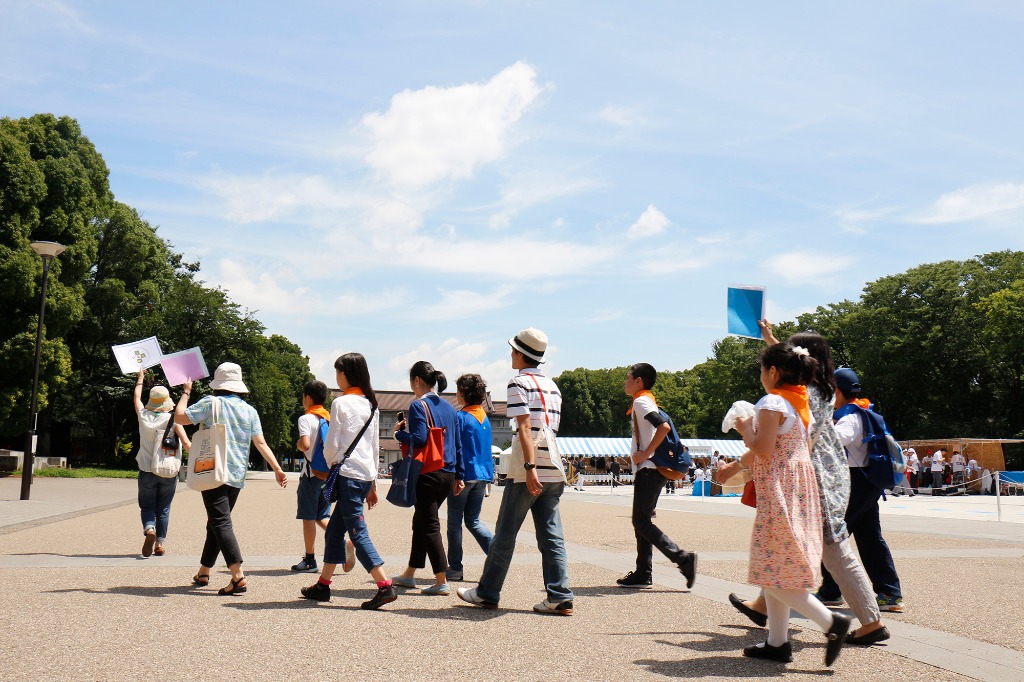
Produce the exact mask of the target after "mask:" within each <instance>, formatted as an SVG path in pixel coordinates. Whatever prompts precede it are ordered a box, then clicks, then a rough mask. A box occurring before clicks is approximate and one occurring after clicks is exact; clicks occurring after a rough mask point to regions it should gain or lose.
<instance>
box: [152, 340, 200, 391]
mask: <svg viewBox="0 0 1024 682" xmlns="http://www.w3.org/2000/svg"><path fill="white" fill-rule="evenodd" d="M160 365H161V366H162V367H163V369H164V376H166V377H167V384H168V385H169V386H180V385H181V384H183V383H185V382H186V381H189V380H192V381H196V380H198V379H203V378H205V377H208V376H210V372H209V370H207V369H206V361H205V360H203V352H202V351H201V350H199V347H198V346H197V347H195V348H189V349H188V350H182V351H178V352H177V353H169V354H167V355H165V356H164V357H163V358H162V359H161V360H160Z"/></svg>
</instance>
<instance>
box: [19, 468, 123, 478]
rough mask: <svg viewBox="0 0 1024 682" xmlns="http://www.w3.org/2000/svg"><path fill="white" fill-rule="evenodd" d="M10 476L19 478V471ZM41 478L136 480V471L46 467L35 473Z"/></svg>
mask: <svg viewBox="0 0 1024 682" xmlns="http://www.w3.org/2000/svg"><path fill="white" fill-rule="evenodd" d="M10 475H11V476H17V477H19V478H20V477H21V469H18V470H16V471H13V472H11V474H10ZM35 476H36V477H42V478H138V477H139V470H138V469H134V470H132V469H101V468H99V467H81V468H79V469H61V468H59V467H48V468H46V469H40V470H39V471H37V472H35Z"/></svg>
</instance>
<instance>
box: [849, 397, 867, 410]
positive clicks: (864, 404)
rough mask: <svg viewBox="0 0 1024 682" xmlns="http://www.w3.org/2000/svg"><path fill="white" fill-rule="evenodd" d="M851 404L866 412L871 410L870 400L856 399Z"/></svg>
mask: <svg viewBox="0 0 1024 682" xmlns="http://www.w3.org/2000/svg"><path fill="white" fill-rule="evenodd" d="M850 402H851V403H853V404H854V405H856V406H857V407H862V408H864V409H865V410H867V409H870V408H871V401H870V400H868V399H867V398H854V399H853V400H851V401H850Z"/></svg>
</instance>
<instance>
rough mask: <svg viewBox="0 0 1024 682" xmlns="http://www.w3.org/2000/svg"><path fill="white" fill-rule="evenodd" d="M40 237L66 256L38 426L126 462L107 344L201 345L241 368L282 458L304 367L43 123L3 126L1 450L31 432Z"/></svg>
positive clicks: (93, 454) (132, 433) (127, 381)
mask: <svg viewBox="0 0 1024 682" xmlns="http://www.w3.org/2000/svg"><path fill="white" fill-rule="evenodd" d="M41 240H45V241H57V242H60V243H61V244H63V245H64V246H65V247H67V250H66V251H65V252H64V253H63V254H61V255H60V256H59V257H58V258H56V259H54V260H53V262H52V266H51V271H50V279H49V290H48V292H47V302H46V342H45V345H44V347H43V356H42V363H41V372H40V401H39V403H40V410H41V412H42V423H43V424H44V425H49V426H50V427H52V431H53V433H54V437H55V439H56V440H57V441H59V443H56V444H55V445H56V446H58V447H60V448H61V449H62V450H63V449H65V448H67V447H69V439H70V436H71V433H72V432H75V433H76V435H77V436H80V437H85V439H86V440H87V441H88V442H89V443H90V446H89V447H88V448H87V449H88V450H89V452H88V454H87V457H89V458H90V459H91V460H92V461H110V460H111V459H117V458H118V457H120V458H121V459H125V457H126V455H127V451H128V450H130V448H125V447H124V445H125V444H126V443H130V442H131V441H132V440H134V439H135V438H136V433H137V428H136V425H135V417H134V414H133V412H132V402H131V391H132V385H133V383H134V377H126V376H123V375H121V374H120V372H119V370H118V367H117V363H116V362H115V360H114V357H113V355H112V353H111V350H110V346H112V345H114V344H118V343H125V342H128V341H132V340H136V339H140V338H145V337H147V336H152V335H156V336H158V337H159V338H160V341H161V344H162V345H163V347H164V349H165V350H167V351H174V350H182V349H185V348H191V347H193V346H199V347H201V348H202V350H203V355H204V357H205V358H206V360H207V363H208V364H209V366H210V368H211V369H213V367H215V366H216V365H217V364H219V363H221V362H225V361H232V362H237V363H239V364H240V365H242V367H243V369H244V371H245V375H246V382H247V383H248V385H249V388H250V390H251V393H250V396H249V399H250V401H251V402H252V403H253V404H254V405H255V407H256V409H257V410H258V411H259V413H260V416H261V419H262V421H263V425H264V431H265V436H266V438H267V442H268V443H269V444H270V445H271V447H273V448H275V449H278V450H279V451H282V450H290V449H291V445H292V443H294V441H295V439H296V437H297V434H295V433H294V424H295V417H296V416H297V412H298V411H299V409H300V404H301V390H302V384H303V383H304V382H305V381H306V380H307V379H308V378H310V377H311V374H310V372H309V360H308V358H306V357H305V356H304V355H303V354H302V351H301V349H299V347H298V346H296V345H295V344H293V343H291V342H290V341H288V339H286V338H284V337H281V336H271V337H269V338H268V337H267V336H265V335H264V332H265V329H264V327H263V325H262V324H260V322H259V321H258V320H257V319H256V318H255V317H253V315H252V314H251V313H250V312H249V311H247V310H243V309H241V308H240V307H239V306H238V305H236V304H235V303H233V302H232V301H231V300H230V299H229V298H228V296H227V294H226V293H225V292H224V291H222V290H220V289H215V288H210V287H208V286H206V285H204V284H202V283H201V282H200V281H198V280H197V279H196V274H197V273H198V271H199V265H198V264H196V263H188V262H185V261H184V259H183V258H182V256H181V255H180V254H178V253H176V252H175V251H174V250H173V247H172V246H171V245H170V244H169V243H168V242H167V241H165V240H164V239H162V238H161V237H160V236H159V235H158V234H157V231H156V229H155V228H154V227H153V226H151V225H150V224H149V223H147V222H146V221H145V220H143V219H142V218H141V216H140V215H139V214H138V212H137V211H136V210H135V209H133V208H132V207H130V206H127V205H125V204H122V203H119V202H117V201H115V199H114V197H113V195H112V194H111V191H110V188H109V185H108V171H107V167H106V165H105V164H104V162H103V159H102V157H101V156H100V154H99V153H98V152H97V151H96V149H95V148H94V147H93V145H92V144H91V143H90V142H89V140H88V139H87V138H86V137H85V136H83V135H82V133H81V130H80V129H79V127H78V124H77V123H76V122H75V121H74V120H72V119H70V118H56V117H53V116H50V115H38V116H33V117H31V118H26V119H20V120H12V119H2V120H0V276H2V277H3V278H4V282H5V285H6V286H4V287H3V288H2V290H0V305H2V306H3V309H4V311H5V314H4V315H3V316H0V373H2V374H3V376H4V377H5V381H4V382H3V384H2V385H0V439H2V440H4V441H6V442H8V443H9V444H12V445H15V446H17V445H18V443H17V437H18V436H19V435H20V434H22V433H24V431H25V427H26V425H27V421H28V409H29V408H28V405H29V392H30V391H31V382H32V371H33V366H34V359H35V356H34V353H35V331H36V325H37V322H38V317H37V315H38V306H39V294H40V291H39V286H40V284H41V271H42V263H41V260H40V258H39V257H38V256H37V255H36V254H35V253H34V252H33V251H32V249H31V248H30V246H29V242H31V241H41ZM154 378H155V379H156V380H157V381H160V380H161V379H162V377H161V376H160V375H159V373H155V374H154ZM203 390H204V388H203V387H202V386H199V387H197V390H196V393H195V395H194V396H193V399H196V398H198V397H200V396H201V395H202V392H203ZM119 445H120V447H119ZM45 450H46V441H45V440H44V441H43V443H42V444H41V452H43V453H45Z"/></svg>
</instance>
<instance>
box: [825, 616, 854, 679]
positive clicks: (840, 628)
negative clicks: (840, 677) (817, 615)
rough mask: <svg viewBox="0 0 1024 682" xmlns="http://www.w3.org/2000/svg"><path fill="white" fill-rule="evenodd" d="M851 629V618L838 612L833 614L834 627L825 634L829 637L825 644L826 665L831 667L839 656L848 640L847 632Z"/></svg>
mask: <svg viewBox="0 0 1024 682" xmlns="http://www.w3.org/2000/svg"><path fill="white" fill-rule="evenodd" d="M849 631H850V619H849V618H847V617H846V616H843V615H840V614H838V613H835V614H832V627H830V628H829V629H828V632H826V633H825V636H826V637H828V644H826V645H825V667H826V668H828V667H830V666H831V665H832V664H833V663H835V662H836V659H837V658H839V652H840V651H842V650H843V644H844V643H845V642H846V633H848V632H849Z"/></svg>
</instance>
